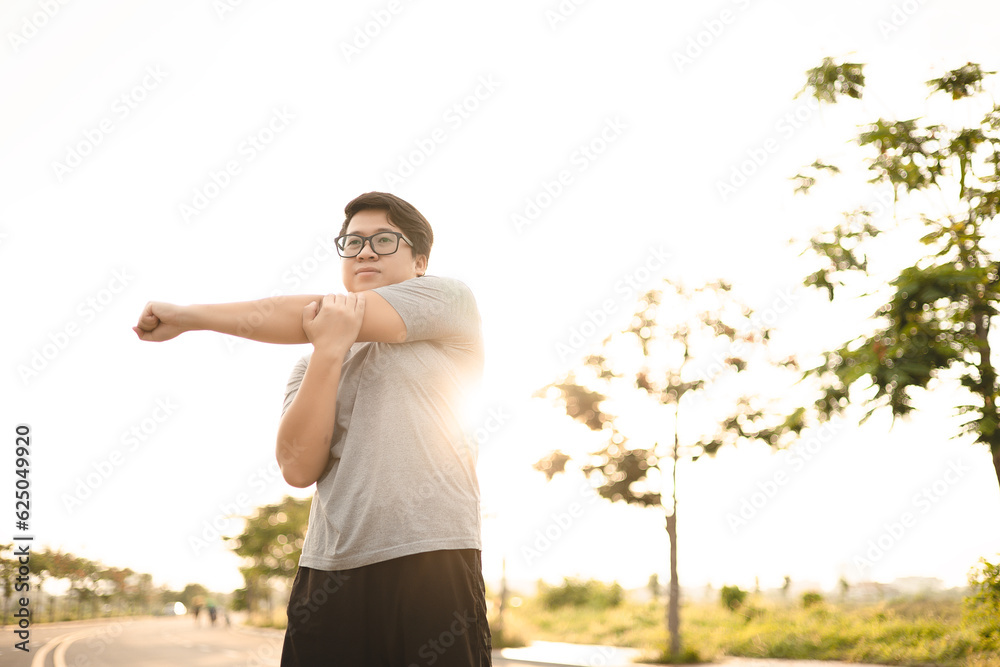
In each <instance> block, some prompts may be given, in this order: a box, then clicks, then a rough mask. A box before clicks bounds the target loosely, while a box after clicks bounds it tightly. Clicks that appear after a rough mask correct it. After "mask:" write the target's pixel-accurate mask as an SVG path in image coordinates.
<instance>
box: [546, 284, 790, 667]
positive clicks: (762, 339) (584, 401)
mask: <svg viewBox="0 0 1000 667" xmlns="http://www.w3.org/2000/svg"><path fill="white" fill-rule="evenodd" d="M731 289H732V288H731V286H730V285H729V284H727V283H725V282H717V283H714V284H711V285H707V286H705V287H703V288H700V289H695V290H689V289H686V288H685V287H683V286H682V285H681V284H680V283H679V282H671V281H666V280H665V281H664V289H662V290H651V291H649V292H647V293H646V294H645V295H644V296H643V297H642V299H641V300H640V301H639V304H638V307H637V309H636V311H635V315H634V317H633V318H632V321H631V322H630V323H629V325H628V327H627V328H626V329H625V330H624V331H623V332H621V333H620V334H617V335H614V336H611V337H609V338H608V339H606V340H605V341H604V343H603V344H602V348H601V351H600V353H597V354H592V355H590V356H589V357H587V358H586V359H585V360H584V362H583V365H582V366H581V367H580V368H579V369H577V370H576V371H574V372H571V373H569V374H568V375H567V376H566V377H565V378H564V379H563V380H561V381H560V382H556V383H553V384H551V385H548V386H547V387H545V388H544V389H543V390H542V391H541V392H539V395H540V396H548V397H551V398H553V399H554V400H555V401H557V402H558V403H559V404H560V406H561V408H562V410H564V411H565V412H566V415H567V416H569V417H571V418H573V419H575V420H576V421H578V422H581V423H583V424H585V425H586V426H587V427H588V428H589V429H591V430H592V431H595V432H597V433H599V434H600V435H601V436H602V440H603V447H602V448H601V449H600V450H598V451H596V452H593V453H592V454H591V455H590V456H589V460H588V462H587V463H586V464H584V465H582V466H581V470H582V471H583V473H584V474H585V475H586V476H587V477H594V478H597V479H598V480H599V485H598V487H597V492H598V493H599V494H600V495H601V496H602V497H604V498H606V499H608V500H610V501H612V502H619V501H623V502H626V503H628V504H633V505H638V506H640V507H660V508H662V509H664V510H665V512H666V528H667V535H668V537H669V542H670V583H669V587H668V604H667V618H666V623H667V632H668V635H669V638H670V656H671V659H673V660H676V659H678V658H679V656H680V652H681V643H680V582H679V579H678V576H677V485H676V482H677V468H678V462H679V461H680V460H681V458H682V457H683V458H685V459H690V460H692V461H695V460H697V459H698V458H699V457H701V456H703V455H705V454H708V455H709V456H712V455H714V454H715V453H716V452H717V451H718V450H719V449H720V448H721V447H723V446H725V445H727V444H728V445H736V444H737V443H739V442H748V441H762V442H764V443H767V444H768V445H772V446H781V445H783V444H785V443H786V441H787V439H788V438H787V436H789V435H791V436H792V437H794V435H797V434H798V433H799V432H800V431H801V430H802V429H803V428H804V427H805V425H806V423H805V421H804V420H803V419H802V415H801V414H800V413H795V414H793V415H792V416H791V417H787V418H784V419H783V421H782V420H781V419H780V418H778V417H777V415H779V414H782V410H781V409H779V408H777V407H776V406H774V405H773V404H769V403H767V402H765V401H764V400H763V399H762V398H760V397H759V396H757V395H756V392H755V391H754V389H755V388H754V387H741V386H740V384H741V383H740V382H737V381H735V377H736V376H741V375H742V374H743V373H744V372H745V371H747V370H748V368H749V367H750V366H752V365H757V364H761V363H763V364H764V365H765V366H767V367H770V368H776V367H779V366H781V365H792V366H794V362H792V361H790V360H786V361H783V362H774V361H772V360H770V359H767V358H766V357H767V355H766V347H765V343H766V341H767V340H768V339H769V337H770V335H771V330H770V329H769V328H768V327H767V326H765V325H764V324H762V323H761V322H760V321H759V320H758V318H757V317H756V316H755V314H754V313H753V311H752V310H751V309H750V308H749V307H747V306H745V305H743V304H742V303H740V302H739V301H738V300H737V299H736V298H735V297H734V296H733V295H732V294H731ZM697 398H700V399H702V400H701V401H700V403H699V407H698V408H697V409H693V410H687V408H688V407H693V406H691V405H690V403H691V401H692V400H694V399H697ZM629 399H638V400H639V401H643V402H645V403H646V404H651V405H652V406H654V407H655V408H656V409H658V410H663V411H664V414H663V418H664V419H663V421H664V422H666V423H668V424H670V425H671V427H670V431H671V432H670V433H664V434H663V435H664V436H667V437H666V438H665V440H667V441H668V442H669V444H668V445H666V446H661V444H660V441H659V440H657V441H654V442H647V443H646V444H644V446H633V445H631V444H630V438H629V437H626V434H625V431H626V430H628V429H629V428H631V427H630V426H628V425H627V420H626V419H624V418H622V416H621V415H619V414H617V408H616V407H614V405H615V404H616V401H617V405H624V404H625V403H626V402H627V401H628V400H629ZM718 406H724V407H725V408H726V410H725V411H724V412H720V411H719V410H718V409H717V408H718ZM706 411H714V412H715V414H713V415H711V417H709V418H706V417H705V413H706ZM682 433H683V436H682ZM644 438H645V436H642V435H637V436H636V438H635V439H637V440H638V439H644ZM570 460H571V457H570V455H568V454H566V453H565V452H562V451H558V450H557V451H554V452H552V453H550V454H549V455H548V456H546V457H545V458H543V459H542V460H540V461H539V462H538V463H536V464H535V468H536V469H537V470H539V471H541V472H543V473H544V474H545V475H546V476H547V477H548V478H549V479H551V478H552V476H553V475H555V474H557V473H559V472H563V471H564V469H565V466H566V464H567V463H568V462H569V461H570ZM666 466H669V469H663V468H666ZM653 471H656V474H652V473H653ZM651 474H652V476H651ZM668 475H669V486H667V480H666V479H665V478H666V477H667V476H668ZM664 487H666V488H668V489H669V492H670V493H671V495H672V499H671V501H670V502H669V503H667V504H664V502H663V494H662V493H661V491H660V489H662V488H664Z"/></svg>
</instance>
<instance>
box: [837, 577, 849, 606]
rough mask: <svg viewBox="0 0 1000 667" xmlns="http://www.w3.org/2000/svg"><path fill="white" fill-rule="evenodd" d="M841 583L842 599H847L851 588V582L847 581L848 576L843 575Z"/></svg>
mask: <svg viewBox="0 0 1000 667" xmlns="http://www.w3.org/2000/svg"><path fill="white" fill-rule="evenodd" d="M839 585H840V599H841V600H846V599H847V592H848V591H849V590H851V584H850V583H849V582H848V581H847V578H846V577H841V578H840V582H839Z"/></svg>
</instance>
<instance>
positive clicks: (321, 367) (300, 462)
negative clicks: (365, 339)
mask: <svg viewBox="0 0 1000 667" xmlns="http://www.w3.org/2000/svg"><path fill="white" fill-rule="evenodd" d="M342 364H343V355H337V354H322V355H318V354H317V353H314V354H313V357H312V359H311V360H310V361H309V366H308V367H307V368H306V372H305V375H304V376H303V378H302V384H301V385H300V386H299V390H298V392H297V393H296V394H295V398H294V399H293V400H292V403H291V405H289V406H288V410H286V411H285V414H284V415H283V416H282V418H281V423H280V425H279V426H278V443H277V447H276V450H275V455H276V457H277V460H278V466H279V467H280V468H281V474H282V476H283V477H284V478H285V481H286V482H288V483H289V484H291V485H292V486H295V487H298V488H305V487H307V486H309V485H310V484H313V483H314V482H316V481H317V480H318V479H319V478H320V476H322V474H323V472H324V471H325V470H326V466H327V464H328V463H329V460H330V443H331V441H332V439H333V427H334V422H335V420H336V416H335V412H334V406H335V405H336V402H337V385H338V384H339V383H340V369H341V365H342Z"/></svg>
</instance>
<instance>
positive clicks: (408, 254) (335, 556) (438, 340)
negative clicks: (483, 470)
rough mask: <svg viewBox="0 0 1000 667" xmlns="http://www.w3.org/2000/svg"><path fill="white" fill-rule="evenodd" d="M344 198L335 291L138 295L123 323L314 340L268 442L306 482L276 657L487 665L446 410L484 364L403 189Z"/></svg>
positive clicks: (465, 297) (471, 509)
mask: <svg viewBox="0 0 1000 667" xmlns="http://www.w3.org/2000/svg"><path fill="white" fill-rule="evenodd" d="M344 212H345V220H344V224H343V226H342V228H341V235H340V236H338V237H337V248H338V252H339V253H340V255H341V257H342V258H343V260H342V262H343V263H342V274H343V281H344V287H345V288H346V290H347V294H346V295H327V296H319V295H308V296H289V297H275V298H272V299H263V300H260V301H250V302H242V303H230V304H217V305H195V306H186V307H181V306H175V305H172V304H164V303H159V302H151V303H149V304H147V306H146V308H145V310H144V311H143V314H142V316H141V317H140V320H139V325H138V326H137V327H135V331H136V333H137V334H138V335H139V337H140V338H141V339H142V340H153V341H160V340H167V339H169V338H173V337H174V336H176V335H178V334H179V333H182V332H184V331H192V330H198V329H207V330H212V331H219V332H222V333H228V334H233V335H238V336H242V337H245V338H250V339H252V340H258V341H264V342H271V343H305V342H309V343H312V345H313V352H312V354H311V355H309V356H307V357H305V358H303V359H302V360H301V361H300V362H299V363H298V364H297V365H296V367H295V369H294V370H293V372H292V375H291V378H290V380H289V383H288V388H287V391H286V396H285V402H284V412H283V414H282V418H281V422H280V425H279V429H278V438H277V446H276V456H277V459H278V463H279V465H280V466H281V471H282V475H283V476H284V478H285V480H286V481H287V482H288V483H289V484H291V485H293V486H296V487H301V488H305V487H308V486H310V485H311V484H313V483H315V484H316V492H315V494H314V496H313V499H312V506H311V508H310V513H309V527H308V530H307V533H306V540H305V544H304V545H303V549H302V557H301V559H300V561H299V570H298V572H297V574H296V577H295V582H294V584H293V586H292V592H291V597H290V600H289V605H288V619H289V624H288V629H287V631H286V633H285V644H284V649H283V651H282V662H281V664H282V665H283V666H291V665H358V666H364V667H371V666H377V665H385V666H387V667H389V666H393V667H395V666H399V667H410V666H411V665H431V664H433V665H438V666H439V667H448V666H449V665H456V666H458V665H461V666H463V667H468V666H470V665H489V664H490V633H489V627H488V625H487V622H486V605H485V588H484V585H483V578H482V565H481V558H480V550H481V541H480V515H479V488H478V482H477V480H476V472H475V453H474V448H473V447H472V446H471V441H470V438H469V437H468V435H467V434H466V433H465V432H464V430H463V428H462V425H461V417H460V415H461V412H462V401H463V399H464V397H465V395H466V393H467V391H468V389H469V388H470V387H471V386H472V385H474V384H475V383H476V382H478V380H479V378H480V377H481V374H482V367H483V345H482V334H481V330H480V319H479V313H478V310H477V307H476V303H475V299H474V298H473V296H472V294H471V292H470V291H469V289H468V288H467V287H466V286H465V285H463V284H462V283H460V282H459V281H456V280H452V279H447V278H441V277H434V276H427V275H425V274H426V270H427V261H428V257H429V255H430V247H431V244H432V242H433V233H432V231H431V228H430V225H429V223H428V222H427V220H426V219H425V218H424V217H423V216H422V215H421V214H420V213H419V211H417V210H416V209H415V208H413V206H411V205H410V204H408V203H407V202H405V201H403V200H402V199H399V198H398V197H395V196H394V195H390V194H386V193H376V192H371V193H367V194H364V195H361V196H360V197H358V198H356V199H354V200H353V201H351V202H350V203H349V204H348V205H347V207H346V208H345V210H344Z"/></svg>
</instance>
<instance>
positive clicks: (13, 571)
mask: <svg viewBox="0 0 1000 667" xmlns="http://www.w3.org/2000/svg"><path fill="white" fill-rule="evenodd" d="M13 549H14V543H13V542H8V543H7V544H0V587H2V589H3V615H2V616H0V625H3V626H6V625H7V613H8V612H9V611H10V599H11V597H12V596H13V594H14V580H15V579H16V578H17V565H18V563H17V559H16V558H7V557H6V556H4V554H5V553H8V552H10V551H13Z"/></svg>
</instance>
